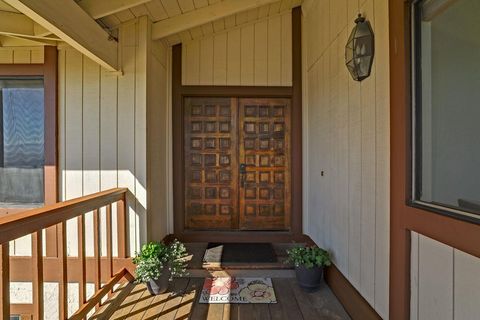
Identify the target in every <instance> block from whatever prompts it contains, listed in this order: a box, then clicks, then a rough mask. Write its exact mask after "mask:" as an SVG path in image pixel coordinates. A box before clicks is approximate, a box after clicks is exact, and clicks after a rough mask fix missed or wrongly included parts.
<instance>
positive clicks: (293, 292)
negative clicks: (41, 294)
mask: <svg viewBox="0 0 480 320" xmlns="http://www.w3.org/2000/svg"><path fill="white" fill-rule="evenodd" d="M203 281H204V278H179V279H175V281H174V282H173V283H172V284H171V285H170V287H171V290H169V292H166V293H164V294H160V295H157V296H152V295H150V293H149V292H148V290H147V288H146V286H145V285H144V284H128V285H126V286H124V287H122V288H120V289H118V290H117V291H116V292H115V296H114V297H112V299H111V300H109V301H108V302H107V303H106V304H104V305H103V306H102V308H101V309H100V310H99V311H98V312H97V313H96V315H95V316H93V317H92V319H139V320H140V319H143V320H154V319H194V320H200V319H201V320H204V319H209V320H212V319H224V320H230V319H231V320H233V319H242V320H254V319H258V320H268V319H279V320H282V319H285V320H287V319H288V320H300V319H305V320H317V319H350V318H349V317H348V315H347V314H346V312H345V310H344V309H343V307H342V306H341V304H340V302H338V300H337V299H336V297H335V296H334V295H333V293H332V292H331V291H330V289H329V288H328V286H327V285H323V286H322V288H321V289H320V290H319V291H317V292H314V293H307V292H304V291H302V290H301V289H300V288H299V287H298V285H297V284H296V282H295V279H292V278H273V279H272V281H273V286H274V289H275V294H276V296H277V300H278V303H276V304H200V303H198V299H199V294H200V291H201V289H202V286H203Z"/></svg>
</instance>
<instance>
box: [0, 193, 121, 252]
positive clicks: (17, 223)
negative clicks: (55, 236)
mask: <svg viewBox="0 0 480 320" xmlns="http://www.w3.org/2000/svg"><path fill="white" fill-rule="evenodd" d="M126 192H127V189H126V188H114V189H110V190H106V191H102V192H98V193H95V194H91V195H88V196H84V197H80V198H76V199H72V200H68V201H64V202H59V203H55V204H52V205H48V206H45V207H42V208H38V209H32V210H28V211H23V212H20V213H16V214H12V215H5V216H2V217H0V244H1V243H5V242H8V241H11V240H15V239H17V238H20V237H23V236H26V235H28V234H31V233H33V232H35V231H37V230H41V229H45V228H48V227H51V226H53V225H56V224H58V223H61V222H64V221H67V220H69V219H72V218H75V217H77V216H80V215H82V214H84V213H86V212H89V211H93V210H95V209H97V208H100V207H103V206H106V205H108V204H110V203H113V202H116V201H119V200H122V199H123V198H124V197H125V194H126Z"/></svg>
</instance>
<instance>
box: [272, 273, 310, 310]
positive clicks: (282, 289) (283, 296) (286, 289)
mask: <svg viewBox="0 0 480 320" xmlns="http://www.w3.org/2000/svg"><path fill="white" fill-rule="evenodd" d="M288 281H289V279H272V282H273V288H274V290H275V295H276V296H277V302H278V303H280V304H281V306H282V309H283V315H284V317H285V319H302V313H301V312H300V309H299V306H298V304H297V301H296V300H295V298H294V296H293V291H292V289H291V287H290V285H289V283H288ZM278 303H277V304H278ZM273 308H275V307H273ZM271 309H272V308H270V310H271ZM272 318H273V319H276V318H274V317H272Z"/></svg>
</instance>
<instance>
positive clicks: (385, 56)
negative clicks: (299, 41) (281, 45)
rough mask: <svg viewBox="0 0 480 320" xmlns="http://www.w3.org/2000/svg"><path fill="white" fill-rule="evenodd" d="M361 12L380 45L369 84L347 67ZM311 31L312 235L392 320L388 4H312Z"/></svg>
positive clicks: (308, 184)
mask: <svg viewBox="0 0 480 320" xmlns="http://www.w3.org/2000/svg"><path fill="white" fill-rule="evenodd" d="M358 12H361V13H363V14H364V15H365V16H366V17H367V19H368V20H369V21H370V22H371V24H372V27H373V29H374V32H375V38H376V52H375V54H376V57H375V63H374V66H373V69H372V75H371V76H370V77H369V78H368V79H366V80H364V81H362V82H355V81H353V80H352V79H351V77H350V75H349V73H348V71H347V68H346V67H345V62H344V48H345V44H346V42H347V38H348V36H349V34H350V32H351V30H352V28H353V27H354V20H355V18H356V15H357V14H358ZM304 27H305V28H304V29H305V34H304V44H305V45H304V48H305V50H306V56H305V59H304V60H305V61H306V63H305V65H304V67H305V69H304V73H305V82H306V83H305V85H304V89H305V90H306V94H305V101H304V103H305V108H304V110H305V115H304V127H305V128H304V130H305V132H304V137H305V142H304V145H305V153H306V154H305V156H304V157H305V158H306V174H305V192H306V195H305V197H306V201H305V202H306V203H305V207H304V212H305V219H304V222H305V224H304V229H305V232H306V233H307V234H309V235H310V236H311V237H312V239H313V240H314V241H316V242H317V243H318V244H319V245H321V246H323V247H325V248H326V249H328V250H329V251H330V252H331V253H332V256H333V260H334V262H335V264H336V266H337V267H338V268H339V269H340V270H341V272H342V273H343V274H344V275H345V276H346V277H347V278H348V279H349V281H350V282H351V283H352V284H353V285H354V286H355V288H356V289H357V290H358V291H359V292H360V293H361V294H362V295H363V296H364V297H365V299H366V300H367V301H368V302H369V303H370V304H371V305H372V307H374V308H375V310H376V311H377V312H378V313H379V314H380V315H381V316H382V317H384V318H388V261H389V87H388V79H389V70H388V65H389V52H388V7H387V1H383V0H362V1H357V0H354V1H352V0H350V1H347V0H320V1H307V2H306V3H305V4H304ZM322 172H323V174H322Z"/></svg>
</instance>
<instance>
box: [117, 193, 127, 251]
mask: <svg viewBox="0 0 480 320" xmlns="http://www.w3.org/2000/svg"><path fill="white" fill-rule="evenodd" d="M126 200H127V199H126V196H124V197H123V199H122V200H119V201H118V202H117V233H118V238H117V240H118V257H119V258H126V257H127V253H128V241H127V216H126V212H127V208H126V206H127V201H126Z"/></svg>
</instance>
